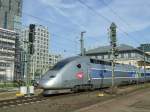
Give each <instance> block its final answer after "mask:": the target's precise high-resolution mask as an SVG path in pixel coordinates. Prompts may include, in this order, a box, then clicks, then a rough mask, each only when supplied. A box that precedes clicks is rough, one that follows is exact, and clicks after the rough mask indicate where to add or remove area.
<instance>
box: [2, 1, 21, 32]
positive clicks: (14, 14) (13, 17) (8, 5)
mask: <svg viewBox="0 0 150 112" xmlns="http://www.w3.org/2000/svg"><path fill="white" fill-rule="evenodd" d="M22 2H23V1H22V0H0V27H1V28H4V29H9V30H15V31H16V32H18V30H20V28H21V16H22Z"/></svg>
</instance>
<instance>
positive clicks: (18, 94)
mask: <svg viewBox="0 0 150 112" xmlns="http://www.w3.org/2000/svg"><path fill="white" fill-rule="evenodd" d="M16 96H17V97H21V96H24V94H21V93H16Z"/></svg>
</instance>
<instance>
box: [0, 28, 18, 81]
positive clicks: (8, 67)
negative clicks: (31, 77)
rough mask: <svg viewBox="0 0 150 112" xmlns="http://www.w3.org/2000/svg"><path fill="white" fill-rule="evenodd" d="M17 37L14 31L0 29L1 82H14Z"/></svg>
mask: <svg viewBox="0 0 150 112" xmlns="http://www.w3.org/2000/svg"><path fill="white" fill-rule="evenodd" d="M16 37H17V34H16V33H15V32H14V31H11V30H6V29H2V28H0V81H13V80H14V77H15V76H14V75H15V74H14V71H15V61H16V59H15V50H16V48H15V43H16Z"/></svg>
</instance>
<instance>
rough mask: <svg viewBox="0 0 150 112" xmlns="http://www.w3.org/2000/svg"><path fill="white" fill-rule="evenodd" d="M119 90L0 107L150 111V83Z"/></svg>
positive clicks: (40, 111) (25, 111)
mask: <svg viewBox="0 0 150 112" xmlns="http://www.w3.org/2000/svg"><path fill="white" fill-rule="evenodd" d="M117 90H118V92H117V94H118V95H116V96H113V95H109V94H106V95H105V96H104V97H98V96H97V95H98V93H100V91H99V90H98V91H93V92H86V93H82V94H73V95H66V96H57V97H55V98H53V97H47V100H46V101H42V102H39V103H33V104H27V105H20V106H16V107H9V108H6V109H0V112H150V97H149V96H150V83H149V84H145V85H139V86H136V85H133V86H129V87H123V88H118V89H117ZM77 110H78V111H77Z"/></svg>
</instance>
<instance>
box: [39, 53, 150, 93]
mask: <svg viewBox="0 0 150 112" xmlns="http://www.w3.org/2000/svg"><path fill="white" fill-rule="evenodd" d="M111 74H112V67H111V62H107V61H103V60H96V59H91V58H90V57H86V56H84V57H81V56H76V57H70V58H67V59H64V60H61V61H60V62H58V63H57V64H56V65H55V66H54V67H53V68H52V69H50V70H49V71H47V73H45V74H44V75H43V77H42V78H41V79H40V81H39V85H40V87H41V88H43V89H44V92H43V94H45V95H47V94H51V93H53V92H54V93H55V92H58V91H60V90H71V91H78V90H84V89H89V90H90V89H96V88H102V87H109V86H111V82H112V75H111ZM137 81H139V82H144V81H150V71H146V73H144V69H142V68H140V69H139V68H137V67H135V66H132V65H125V64H115V84H116V85H121V84H130V83H135V82H137ZM52 91H53V92H52Z"/></svg>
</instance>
